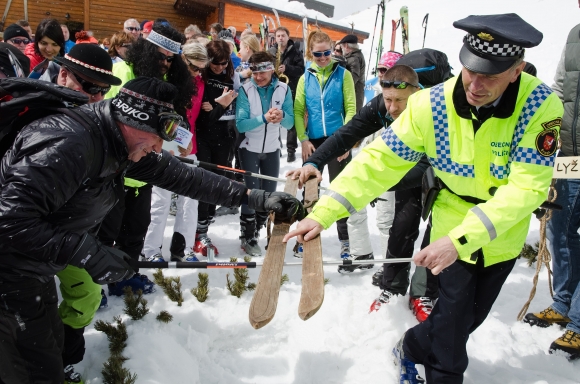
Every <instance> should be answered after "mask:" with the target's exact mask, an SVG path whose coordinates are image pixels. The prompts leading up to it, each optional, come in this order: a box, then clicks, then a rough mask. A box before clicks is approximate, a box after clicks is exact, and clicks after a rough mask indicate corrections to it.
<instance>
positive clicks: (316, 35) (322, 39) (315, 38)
mask: <svg viewBox="0 0 580 384" xmlns="http://www.w3.org/2000/svg"><path fill="white" fill-rule="evenodd" d="M318 43H328V46H329V47H331V48H332V44H333V41H332V39H331V38H330V36H328V35H327V34H326V33H324V32H322V31H313V32H310V34H309V35H308V44H307V46H306V59H308V60H310V61H314V56H313V55H312V46H313V45H314V44H318Z"/></svg>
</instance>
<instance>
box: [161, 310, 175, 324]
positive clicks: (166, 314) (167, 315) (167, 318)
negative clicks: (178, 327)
mask: <svg viewBox="0 0 580 384" xmlns="http://www.w3.org/2000/svg"><path fill="white" fill-rule="evenodd" d="M157 320H158V321H161V322H162V323H165V324H167V323H169V322H171V321H172V320H173V316H172V315H171V313H169V312H167V311H161V312H159V314H158V315H157Z"/></svg>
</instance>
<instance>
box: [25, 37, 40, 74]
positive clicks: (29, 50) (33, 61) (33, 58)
mask: <svg viewBox="0 0 580 384" xmlns="http://www.w3.org/2000/svg"><path fill="white" fill-rule="evenodd" d="M24 54H25V55H26V56H28V58H29V59H30V72H32V70H33V69H34V67H36V66H37V65H38V64H40V63H42V62H43V61H44V57H43V56H42V55H38V54H37V53H36V52H35V51H34V43H30V44H28V45H27V46H26V48H25V49H24Z"/></svg>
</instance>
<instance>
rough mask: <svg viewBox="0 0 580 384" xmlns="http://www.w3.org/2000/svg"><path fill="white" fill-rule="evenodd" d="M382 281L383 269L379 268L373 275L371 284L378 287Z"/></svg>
mask: <svg viewBox="0 0 580 384" xmlns="http://www.w3.org/2000/svg"><path fill="white" fill-rule="evenodd" d="M382 280H383V267H381V268H379V270H378V271H376V272H375V273H374V274H373V281H372V284H373V285H374V286H377V287H380V286H381V281H382Z"/></svg>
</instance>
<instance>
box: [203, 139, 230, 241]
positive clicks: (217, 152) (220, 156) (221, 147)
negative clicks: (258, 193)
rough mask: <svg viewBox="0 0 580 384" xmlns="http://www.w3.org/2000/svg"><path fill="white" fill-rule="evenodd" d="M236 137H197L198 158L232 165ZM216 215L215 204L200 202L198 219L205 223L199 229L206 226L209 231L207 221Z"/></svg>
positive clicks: (222, 173)
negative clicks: (215, 138)
mask: <svg viewBox="0 0 580 384" xmlns="http://www.w3.org/2000/svg"><path fill="white" fill-rule="evenodd" d="M234 143H235V141H234V138H233V137H230V136H227V137H224V138H223V139H222V140H219V141H214V140H209V139H206V138H203V137H199V136H198V138H197V154H196V156H197V160H199V161H205V162H207V163H212V164H217V165H224V166H230V164H231V161H232V157H233V154H234V151H233V148H234ZM211 172H214V173H217V174H218V175H222V176H225V172H223V171H217V170H211ZM214 215H215V205H213V204H208V203H204V202H202V201H200V202H199V206H198V208H197V221H198V223H199V222H204V225H202V226H200V225H199V224H198V229H201V228H203V227H204V226H205V228H204V229H205V232H207V224H205V222H206V221H207V220H208V219H209V218H210V217H213V216H214ZM198 232H200V231H198Z"/></svg>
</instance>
